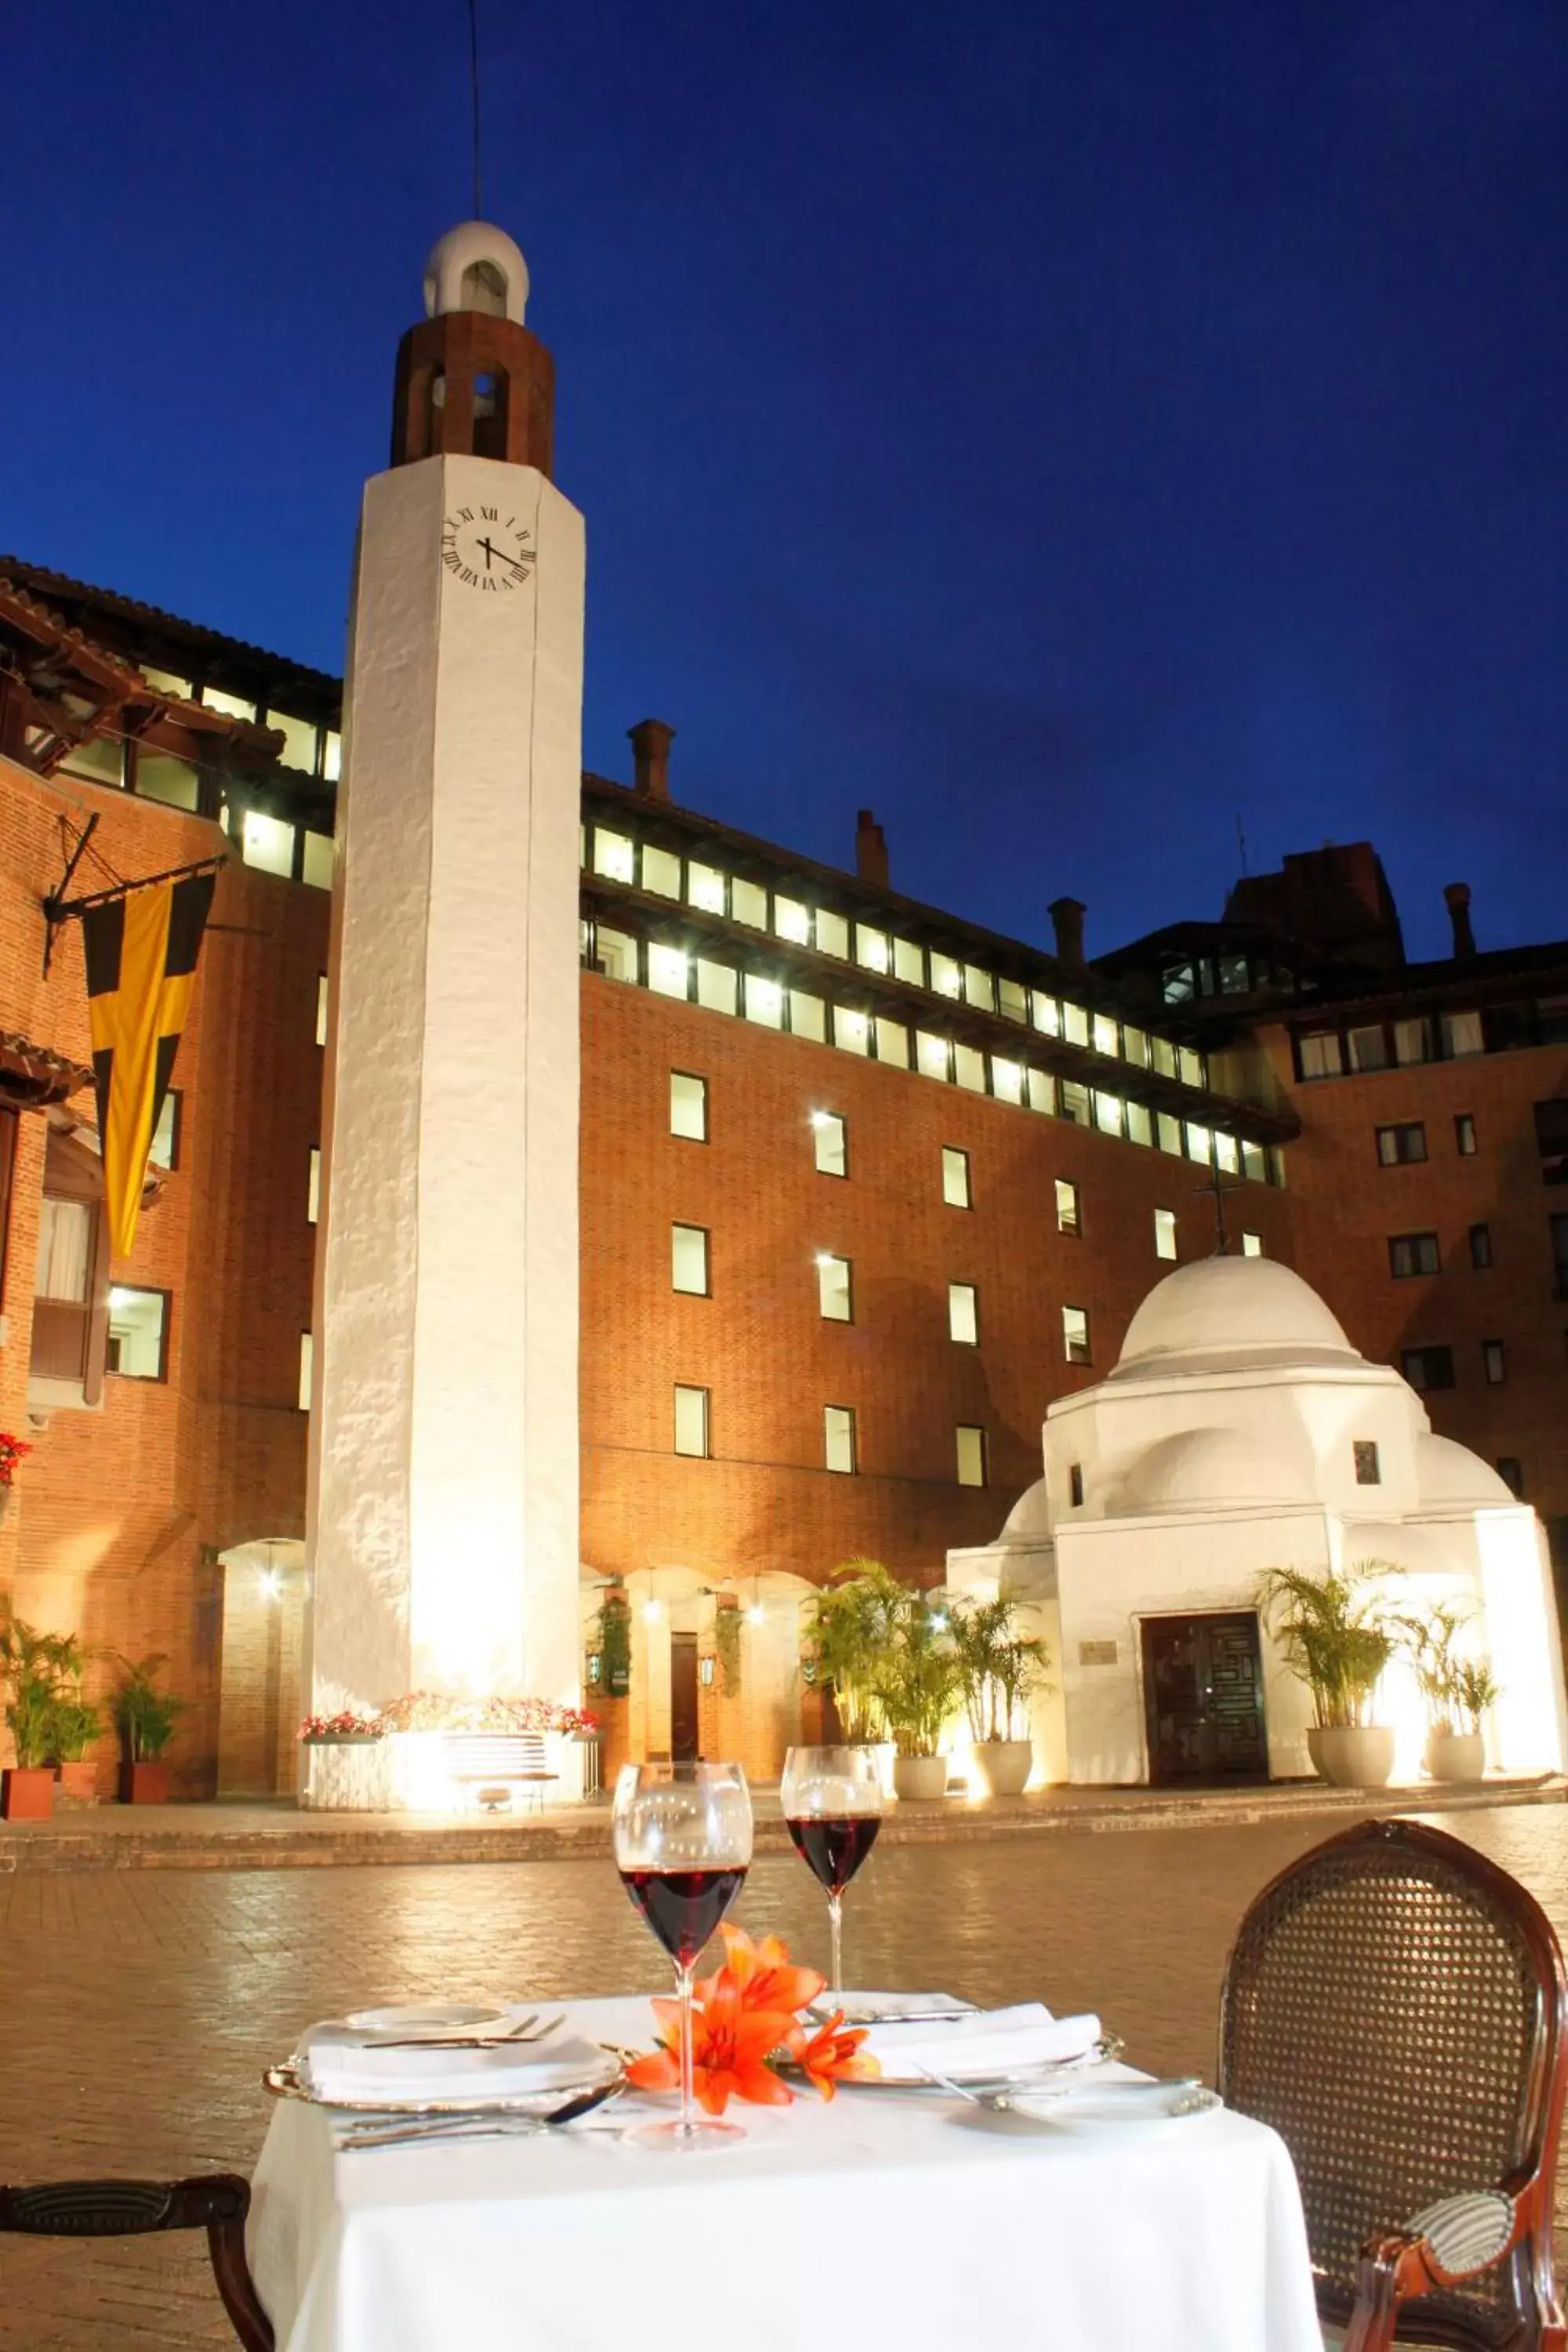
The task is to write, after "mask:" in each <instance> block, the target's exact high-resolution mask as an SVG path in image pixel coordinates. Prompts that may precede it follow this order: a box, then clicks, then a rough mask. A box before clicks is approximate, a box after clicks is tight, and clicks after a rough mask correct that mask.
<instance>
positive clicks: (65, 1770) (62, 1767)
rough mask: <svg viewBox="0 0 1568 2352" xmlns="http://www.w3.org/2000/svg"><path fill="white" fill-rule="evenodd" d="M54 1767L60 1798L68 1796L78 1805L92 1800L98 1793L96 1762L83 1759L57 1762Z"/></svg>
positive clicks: (88, 1803) (87, 1803) (86, 1803)
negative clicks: (91, 1762) (57, 1777)
mask: <svg viewBox="0 0 1568 2352" xmlns="http://www.w3.org/2000/svg"><path fill="white" fill-rule="evenodd" d="M55 1769H56V1771H57V1773H58V1776H59V1779H58V1790H59V1794H60V1795H61V1797H62V1798H64V1797H68V1798H69V1799H70V1800H71V1801H72V1802H73V1803H76V1804H79V1805H90V1804H91V1803H92V1802H93V1801H94V1799H95V1798H96V1797H97V1795H98V1767H97V1765H96V1764H89V1763H88V1762H86V1761H85V1759H83V1760H79V1761H78V1762H77V1763H74V1764H58V1765H57V1766H56V1767H55Z"/></svg>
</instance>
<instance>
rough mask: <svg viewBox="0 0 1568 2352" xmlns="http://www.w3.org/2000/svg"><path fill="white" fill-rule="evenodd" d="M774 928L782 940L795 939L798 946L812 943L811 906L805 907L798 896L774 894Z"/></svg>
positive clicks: (806, 945)
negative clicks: (783, 896) (787, 896)
mask: <svg viewBox="0 0 1568 2352" xmlns="http://www.w3.org/2000/svg"><path fill="white" fill-rule="evenodd" d="M773 929H774V930H775V931H776V932H777V934H778V936H779V938H780V939H781V940H794V942H795V946H796V947H800V948H808V947H809V946H810V945H811V908H809V907H803V906H802V905H801V903H800V900H799V899H798V898H780V897H779V896H778V893H777V892H776V891H775V892H774V894H773Z"/></svg>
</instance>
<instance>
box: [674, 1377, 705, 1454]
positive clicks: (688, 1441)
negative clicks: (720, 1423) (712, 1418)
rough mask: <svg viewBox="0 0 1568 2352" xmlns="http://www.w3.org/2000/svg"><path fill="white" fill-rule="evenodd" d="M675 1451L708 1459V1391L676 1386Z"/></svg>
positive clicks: (680, 1385)
mask: <svg viewBox="0 0 1568 2352" xmlns="http://www.w3.org/2000/svg"><path fill="white" fill-rule="evenodd" d="M675 1450H676V1452H677V1453H678V1454H698V1455H701V1456H704V1457H706V1455H707V1453H708V1391H707V1390H706V1389H692V1388H687V1387H684V1386H683V1385H682V1383H681V1382H680V1381H677V1382H676V1386H675Z"/></svg>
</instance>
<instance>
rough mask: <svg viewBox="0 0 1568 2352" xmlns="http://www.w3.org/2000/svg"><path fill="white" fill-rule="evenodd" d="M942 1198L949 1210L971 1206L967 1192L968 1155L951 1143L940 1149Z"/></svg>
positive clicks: (968, 1192) (971, 1202)
mask: <svg viewBox="0 0 1568 2352" xmlns="http://www.w3.org/2000/svg"><path fill="white" fill-rule="evenodd" d="M942 1199H943V1200H944V1201H945V1202H947V1205H948V1207H949V1208H950V1209H968V1208H971V1207H973V1201H972V1200H971V1197H970V1191H969V1154H968V1152H967V1151H960V1150H958V1149H957V1148H956V1146H954V1145H953V1144H951V1143H944V1144H943V1145H942Z"/></svg>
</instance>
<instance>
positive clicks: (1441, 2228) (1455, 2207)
mask: <svg viewBox="0 0 1568 2352" xmlns="http://www.w3.org/2000/svg"><path fill="white" fill-rule="evenodd" d="M1405 2228H1406V2230H1408V2231H1409V2232H1410V2235H1411V2236H1412V2237H1413V2238H1425V2239H1426V2242H1427V2244H1428V2245H1429V2246H1430V2247H1431V2249H1432V2252H1434V2254H1436V2257H1437V2260H1438V2262H1439V2263H1440V2264H1441V2265H1442V2267H1443V2269H1444V2270H1446V2271H1447V2273H1448V2275H1449V2277H1450V2278H1459V2277H1463V2276H1464V2274H1465V2273H1466V2272H1468V2271H1479V2270H1484V2269H1485V2268H1486V2266H1487V2264H1488V2263H1495V2262H1496V2260H1497V2258H1498V2256H1499V2255H1500V2253H1501V2252H1502V2250H1503V2248H1504V2247H1505V2246H1506V2245H1507V2243H1508V2242H1509V2240H1510V2237H1511V2236H1512V2235H1513V2200H1512V2198H1511V2197H1505V2196H1504V2195H1503V2192H1502V2190H1501V2189H1468V2190H1465V2191H1463V2192H1462V2193H1461V2194H1460V2195H1459V2196H1458V2197H1443V2198H1440V2199H1439V2200H1438V2201H1437V2203H1436V2205H1426V2206H1424V2207H1423V2208H1422V2210H1421V2211H1420V2212H1419V2213H1413V2214H1412V2215H1411V2217H1410V2219H1409V2221H1407V2222H1406V2223H1405Z"/></svg>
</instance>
